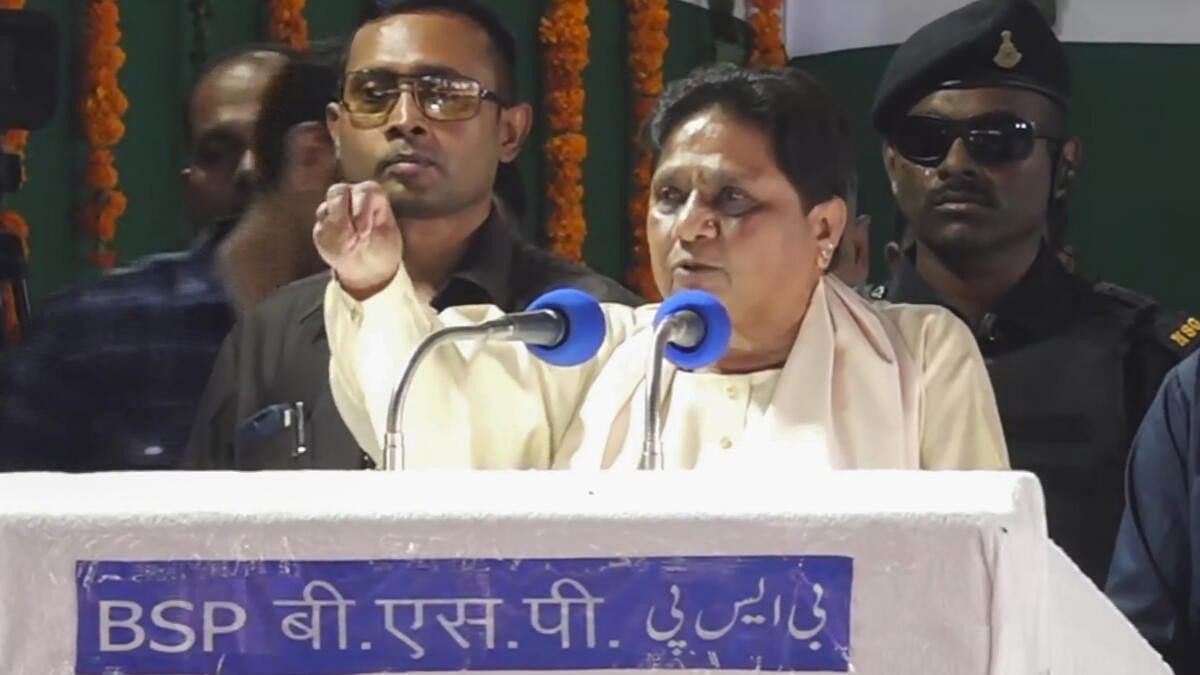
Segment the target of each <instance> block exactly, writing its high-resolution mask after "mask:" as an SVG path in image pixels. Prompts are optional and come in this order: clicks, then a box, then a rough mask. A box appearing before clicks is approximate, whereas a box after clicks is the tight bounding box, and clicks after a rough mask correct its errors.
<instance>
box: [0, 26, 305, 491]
mask: <svg viewBox="0 0 1200 675" xmlns="http://www.w3.org/2000/svg"><path fill="white" fill-rule="evenodd" d="M285 62H286V57H285V56H284V55H283V54H282V53H280V52H278V51H273V50H270V49H265V48H254V49H250V50H244V51H241V52H238V53H236V54H232V55H229V56H227V57H225V58H222V59H220V60H218V61H215V62H214V63H212V65H211V66H210V67H209V69H208V70H207V72H205V73H204V74H203V75H202V76H201V77H200V78H199V80H198V82H197V84H196V86H195V88H194V89H193V91H192V95H191V99H190V101H189V104H188V122H189V140H190V145H191V149H192V163H191V166H189V167H188V168H187V169H185V170H184V172H183V179H184V186H185V189H184V192H185V195H186V200H187V207H188V209H187V210H188V213H187V215H188V217H189V219H190V220H191V222H192V223H193V225H195V226H197V227H199V228H200V230H201V232H200V235H199V238H198V240H197V242H196V244H195V245H194V246H193V247H192V248H191V249H189V250H187V251H184V252H180V253H170V254H162V255H153V256H149V257H147V258H144V259H142V260H139V261H136V262H134V263H133V264H131V265H130V266H128V267H126V268H124V269H119V270H116V271H113V272H112V273H110V274H106V275H104V276H103V277H101V278H100V279H98V280H96V281H95V282H93V283H89V284H85V285H81V286H79V287H76V288H73V289H70V290H68V291H65V292H63V293H61V294H59V295H58V296H56V297H54V298H52V299H50V300H49V301H48V302H47V303H46V304H45V305H44V307H43V308H42V309H41V312H40V316H39V317H38V318H36V319H35V321H34V323H33V325H32V330H31V332H30V335H29V337H28V339H27V340H26V341H25V343H24V344H23V345H22V346H21V347H20V348H18V349H15V350H13V351H12V352H10V353H8V354H6V355H5V358H6V365H5V367H4V368H3V369H2V372H0V470H10V471H11V470H17V471H20V470H52V471H53V470H58V471H101V470H128V469H149V468H165V467H168V466H170V465H171V463H172V461H173V460H175V459H177V457H178V452H179V451H180V449H181V448H182V447H183V444H184V441H185V440H186V438H187V430H188V428H189V426H190V422H191V419H192V417H193V415H194V414H195V408H196V403H197V402H198V400H199V397H200V392H201V391H202V389H203V386H204V381H205V377H206V376H207V374H208V372H209V371H210V369H211V367H212V361H213V358H214V357H215V355H216V351H217V348H218V346H219V345H220V341H221V338H222V337H223V336H224V335H225V334H226V333H227V332H228V330H229V326H230V325H231V324H232V315H231V312H230V308H229V304H228V301H227V296H226V292H225V289H224V288H223V285H222V283H221V282H220V281H219V280H218V278H217V275H216V272H215V269H214V259H215V255H216V249H217V247H218V245H219V244H220V242H221V241H222V240H223V239H224V237H225V236H226V234H228V232H229V230H230V228H231V227H232V225H233V221H234V219H235V218H236V217H237V216H238V214H240V213H241V211H242V210H243V209H244V208H245V206H246V201H247V199H248V198H249V195H250V190H251V188H252V185H253V165H252V161H251V159H250V152H249V149H250V147H251V146H252V144H253V141H254V139H253V130H254V125H255V122H256V120H257V117H258V111H259V107H260V105H261V103H262V96H263V93H264V91H265V89H266V87H267V84H268V82H269V81H270V79H271V77H272V76H273V75H274V74H275V73H276V72H278V70H279V68H281V67H282V65H283V64H284V63H285Z"/></svg>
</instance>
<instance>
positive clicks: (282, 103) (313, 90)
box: [253, 44, 340, 187]
mask: <svg viewBox="0 0 1200 675" xmlns="http://www.w3.org/2000/svg"><path fill="white" fill-rule="evenodd" d="M338 49H340V45H333V44H328V45H314V46H313V48H312V50H311V51H310V52H308V53H306V54H298V55H294V56H293V57H292V58H291V59H289V61H288V63H287V65H285V66H284V67H283V69H281V70H280V71H279V72H278V73H276V75H275V77H273V78H271V82H270V84H268V85H267V90H266V92H265V93H264V94H263V102H262V107H261V108H260V109H259V114H258V121H257V123H256V124H255V126H254V148H253V152H254V160H255V163H256V166H257V169H258V174H259V180H260V182H261V184H262V185H263V186H265V187H274V186H276V185H277V184H278V182H279V179H280V177H281V176H282V174H283V163H284V151H285V148H286V146H287V135H288V132H289V131H290V130H291V129H292V127H294V126H296V125H297V124H301V123H303V122H322V123H323V122H324V120H325V106H327V105H328V104H329V103H330V102H331V101H333V100H335V98H336V96H337V82H338V72H337V69H336V66H335V64H336V63H337V53H338Z"/></svg>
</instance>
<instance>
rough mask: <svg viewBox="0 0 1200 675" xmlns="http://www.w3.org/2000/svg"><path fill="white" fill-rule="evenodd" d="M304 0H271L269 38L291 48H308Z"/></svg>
mask: <svg viewBox="0 0 1200 675" xmlns="http://www.w3.org/2000/svg"><path fill="white" fill-rule="evenodd" d="M305 1H306V0H271V39H272V40H274V41H276V42H282V43H283V44H285V45H287V46H288V47H290V48H292V49H297V50H304V49H308V44H309V43H308V20H307V19H305V18H304V4H305Z"/></svg>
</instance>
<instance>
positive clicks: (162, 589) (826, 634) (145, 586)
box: [76, 556, 853, 675]
mask: <svg viewBox="0 0 1200 675" xmlns="http://www.w3.org/2000/svg"><path fill="white" fill-rule="evenodd" d="M852 581H853V560H851V559H850V558H847V557H839V556H757V557H683V558H632V559H631V558H612V559H606V558H590V559H584V558H570V559H507V560H505V559H488V560H475V559H445V560H380V561H341V562H328V561H321V562H305V561H283V560H281V561H254V562H240V561H239V562H233V561H171V562H109V561H81V562H78V563H77V564H76V585H77V592H78V635H77V659H76V671H77V672H79V673H104V672H121V673H128V674H129V675H148V674H152V673H178V674H180V675H191V674H193V673H196V674H200V673H214V672H218V671H219V672H221V673H225V674H230V675H232V674H235V673H241V674H246V675H275V674H277V673H311V674H312V675H347V674H352V673H370V672H385V671H386V672H405V671H410V672H411V671H417V672H446V671H463V670H467V671H497V670H506V671H553V670H567V669H574V670H614V669H650V668H669V669H680V668H699V669H708V670H762V671H800V672H804V671H835V672H847V671H848V670H849V663H850V605H851V589H852Z"/></svg>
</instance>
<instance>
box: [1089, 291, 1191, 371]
mask: <svg viewBox="0 0 1200 675" xmlns="http://www.w3.org/2000/svg"><path fill="white" fill-rule="evenodd" d="M1092 290H1094V291H1095V292H1096V293H1097V294H1098V295H1100V296H1102V297H1104V298H1106V299H1108V300H1112V301H1115V302H1116V303H1118V304H1119V305H1121V306H1122V307H1124V308H1125V309H1126V310H1127V311H1130V312H1132V313H1133V315H1134V320H1135V323H1136V324H1137V325H1138V326H1139V327H1140V328H1141V329H1142V330H1143V331H1145V333H1144V334H1145V335H1147V337H1149V338H1150V339H1151V340H1152V341H1153V342H1154V343H1155V344H1158V345H1160V346H1162V347H1164V348H1166V349H1167V350H1169V351H1170V352H1172V353H1173V354H1175V355H1177V356H1178V357H1179V358H1183V357H1185V356H1187V355H1188V354H1191V353H1192V352H1193V351H1195V350H1196V348H1197V347H1200V319H1197V318H1196V317H1195V316H1193V315H1191V314H1188V313H1187V312H1179V311H1172V310H1164V309H1162V308H1161V307H1159V305H1158V303H1157V302H1156V301H1155V300H1154V299H1153V298H1151V297H1149V296H1146V295H1142V294H1141V293H1138V292H1136V291H1131V290H1129V289H1128V288H1123V287H1121V286H1117V285H1116V284H1110V283H1106V282H1100V283H1097V284H1096V285H1095V286H1093V287H1092Z"/></svg>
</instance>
